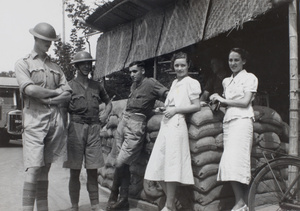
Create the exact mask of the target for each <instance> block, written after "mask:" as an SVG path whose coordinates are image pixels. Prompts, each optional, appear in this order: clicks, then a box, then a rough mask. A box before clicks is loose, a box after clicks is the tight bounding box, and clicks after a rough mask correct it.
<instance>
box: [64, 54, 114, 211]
mask: <svg viewBox="0 0 300 211" xmlns="http://www.w3.org/2000/svg"><path fill="white" fill-rule="evenodd" d="M93 61H95V60H94V59H93V58H92V56H91V55H90V54H89V53H88V52H86V51H80V52H78V53H76V54H75V56H74V58H73V60H72V62H71V64H74V65H75V67H76V70H77V76H76V78H74V79H73V80H71V81H70V82H69V85H70V87H71V88H72V90H73V93H72V97H71V101H70V103H69V107H68V112H69V114H70V124H69V129H68V144H67V161H66V162H65V163H64V167H65V168H69V169H70V181H69V195H70V199H71V204H72V208H71V209H72V211H78V203H79V193H80V180H79V176H80V171H81V167H82V163H83V160H84V166H85V168H86V169H87V190H88V193H89V197H90V202H91V210H101V209H100V207H99V192H98V181H97V178H98V175H97V169H98V168H101V167H102V166H103V165H104V159H103V155H102V151H101V142H100V129H101V126H100V123H103V122H105V121H106V119H107V117H108V115H109V113H110V111H111V109H112V103H111V101H110V98H109V96H108V95H107V92H106V90H105V89H104V87H103V86H102V85H101V84H100V82H97V81H94V80H92V79H89V77H88V76H89V73H90V72H91V71H92V62H93ZM101 103H105V104H106V106H105V109H104V111H103V112H102V113H101V115H100V116H99V105H100V104H101Z"/></svg>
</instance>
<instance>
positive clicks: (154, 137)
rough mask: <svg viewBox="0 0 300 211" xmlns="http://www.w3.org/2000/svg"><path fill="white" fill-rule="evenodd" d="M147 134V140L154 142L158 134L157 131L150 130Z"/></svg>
mask: <svg viewBox="0 0 300 211" xmlns="http://www.w3.org/2000/svg"><path fill="white" fill-rule="evenodd" d="M148 135H149V136H148V137H149V140H150V141H152V142H155V140H156V138H157V135H158V131H152V132H150V133H148Z"/></svg>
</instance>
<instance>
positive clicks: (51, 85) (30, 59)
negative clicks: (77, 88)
mask: <svg viewBox="0 0 300 211" xmlns="http://www.w3.org/2000/svg"><path fill="white" fill-rule="evenodd" d="M15 73H16V77H17V81H18V83H19V86H20V92H21V93H22V94H23V96H24V98H23V99H24V107H26V108H30V107H32V108H39V109H47V105H44V104H41V103H40V102H38V101H36V100H35V99H34V98H32V97H30V96H27V95H26V94H25V92H24V90H25V88H26V87H27V86H28V85H31V84H34V85H38V86H41V87H43V88H47V89H57V88H61V89H63V90H65V91H71V88H70V86H69V85H68V83H67V80H66V77H65V75H64V73H63V71H62V70H61V69H60V67H59V66H58V65H57V64H55V63H53V62H51V60H50V57H49V56H47V57H46V58H45V60H44V61H43V60H42V59H40V58H39V57H38V54H37V53H36V52H35V51H34V50H33V51H32V52H31V53H30V54H28V55H27V56H25V57H24V58H22V59H20V60H18V61H17V62H16V65H15Z"/></svg>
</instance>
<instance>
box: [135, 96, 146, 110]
mask: <svg viewBox="0 0 300 211" xmlns="http://www.w3.org/2000/svg"><path fill="white" fill-rule="evenodd" d="M146 101H147V96H146V94H138V95H136V97H135V102H134V104H136V105H137V107H138V108H142V106H143V103H145V102H146Z"/></svg>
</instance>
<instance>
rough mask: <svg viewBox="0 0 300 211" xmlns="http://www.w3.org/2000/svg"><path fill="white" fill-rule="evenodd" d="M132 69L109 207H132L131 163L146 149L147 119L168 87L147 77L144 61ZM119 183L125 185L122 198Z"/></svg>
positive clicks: (120, 128)
mask: <svg viewBox="0 0 300 211" xmlns="http://www.w3.org/2000/svg"><path fill="white" fill-rule="evenodd" d="M129 72H130V76H131V78H132V80H133V84H132V86H131V93H130V95H129V98H128V101H127V105H126V109H125V112H124V114H123V117H122V120H121V121H120V122H119V124H118V128H117V134H116V137H115V139H116V142H117V146H118V150H119V154H118V157H117V160H116V169H115V173H114V179H113V185H112V190H111V194H110V197H109V200H108V206H107V209H108V210H117V209H124V208H125V209H127V208H129V203H128V188H129V183H130V171H129V165H130V164H131V163H132V162H133V161H135V160H136V159H137V158H138V156H139V154H140V152H141V150H142V147H143V138H144V134H145V127H146V120H147V119H148V118H149V117H150V115H151V112H152V109H153V106H154V103H155V100H157V99H161V98H165V97H166V96H167V91H168V90H167V88H166V87H164V86H163V85H162V84H160V83H159V82H158V81H157V80H155V79H154V78H147V77H145V64H144V63H143V62H140V61H137V62H133V63H131V64H130V65H129ZM119 187H121V189H120V197H119V199H118V196H119Z"/></svg>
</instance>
